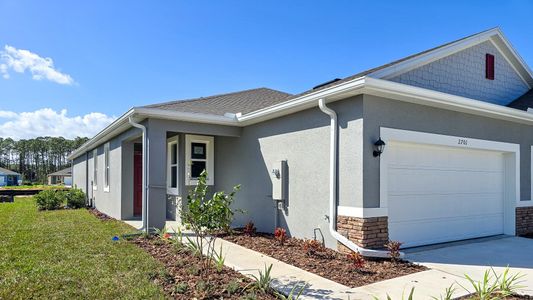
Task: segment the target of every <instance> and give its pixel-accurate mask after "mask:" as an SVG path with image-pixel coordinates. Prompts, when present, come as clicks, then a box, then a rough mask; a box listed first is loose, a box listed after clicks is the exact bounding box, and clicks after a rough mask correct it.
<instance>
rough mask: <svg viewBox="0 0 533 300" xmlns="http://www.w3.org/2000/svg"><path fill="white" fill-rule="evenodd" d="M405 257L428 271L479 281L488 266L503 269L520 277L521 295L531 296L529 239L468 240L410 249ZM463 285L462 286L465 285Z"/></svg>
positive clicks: (532, 259)
mask: <svg viewBox="0 0 533 300" xmlns="http://www.w3.org/2000/svg"><path fill="white" fill-rule="evenodd" d="M406 258H407V259H408V260H411V261H413V262H416V263H419V264H422V265H425V266H427V267H429V268H431V269H432V270H437V271H441V272H444V273H446V274H450V275H453V276H455V277H458V278H459V279H458V280H459V282H462V280H463V278H464V274H468V275H469V276H471V277H473V278H474V279H477V280H479V279H481V278H482V276H483V273H484V272H485V270H487V269H490V268H491V267H493V268H494V270H495V271H496V272H497V273H501V272H502V271H503V270H504V269H505V268H506V267H507V266H509V268H510V273H511V274H516V273H520V274H524V275H525V277H524V282H523V283H522V285H524V286H526V287H525V288H524V291H523V292H524V293H525V294H529V295H533V239H526V238H521V237H515V236H498V237H493V238H485V239H477V240H470V241H465V242H458V243H451V244H448V245H442V246H434V247H422V248H414V249H410V250H407V251H406ZM465 286H466V285H465Z"/></svg>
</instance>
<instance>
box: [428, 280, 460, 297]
mask: <svg viewBox="0 0 533 300" xmlns="http://www.w3.org/2000/svg"><path fill="white" fill-rule="evenodd" d="M456 290H457V289H456V288H455V287H454V286H453V283H452V284H451V285H450V286H449V287H447V288H446V290H445V291H444V295H440V296H439V297H438V298H437V297H431V299H433V300H452V299H453V298H454V297H453V294H455V291H456Z"/></svg>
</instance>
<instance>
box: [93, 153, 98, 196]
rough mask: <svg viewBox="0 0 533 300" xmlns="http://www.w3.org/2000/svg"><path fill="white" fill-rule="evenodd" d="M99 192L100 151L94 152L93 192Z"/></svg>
mask: <svg viewBox="0 0 533 300" xmlns="http://www.w3.org/2000/svg"><path fill="white" fill-rule="evenodd" d="M96 190H98V149H94V150H93V191H96Z"/></svg>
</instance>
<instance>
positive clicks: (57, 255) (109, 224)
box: [0, 198, 165, 299]
mask: <svg viewBox="0 0 533 300" xmlns="http://www.w3.org/2000/svg"><path fill="white" fill-rule="evenodd" d="M0 228H1V229H0V299H36V298H48V299H154V298H155V299H159V298H165V296H164V294H163V292H162V289H161V288H160V287H159V286H157V285H156V284H155V283H153V282H152V280H151V278H152V276H154V275H155V274H159V273H160V272H162V271H163V266H162V265H161V264H159V263H158V262H157V261H156V260H154V259H153V258H152V257H151V256H149V255H148V254H147V253H145V252H144V251H142V250H141V249H140V248H138V247H137V246H135V245H133V244H130V243H127V242H125V241H118V242H113V241H112V240H111V238H112V237H113V236H114V235H119V236H120V235H121V234H124V233H128V232H132V228H131V227H129V226H128V225H126V224H124V223H122V222H119V221H105V222H104V221H101V220H99V219H97V218H95V217H94V216H93V215H91V214H90V213H89V212H88V211H86V210H85V209H80V210H58V211H37V208H36V206H35V204H34V201H33V199H32V198H16V199H15V202H14V203H0Z"/></svg>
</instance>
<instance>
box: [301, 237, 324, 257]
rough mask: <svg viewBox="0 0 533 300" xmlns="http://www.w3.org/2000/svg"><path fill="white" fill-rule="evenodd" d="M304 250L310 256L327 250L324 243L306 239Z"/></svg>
mask: <svg viewBox="0 0 533 300" xmlns="http://www.w3.org/2000/svg"><path fill="white" fill-rule="evenodd" d="M303 250H304V251H305V254H306V255H308V256H314V255H316V254H318V253H322V252H324V251H325V248H324V245H322V243H321V242H319V241H317V240H305V241H304V243H303Z"/></svg>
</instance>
